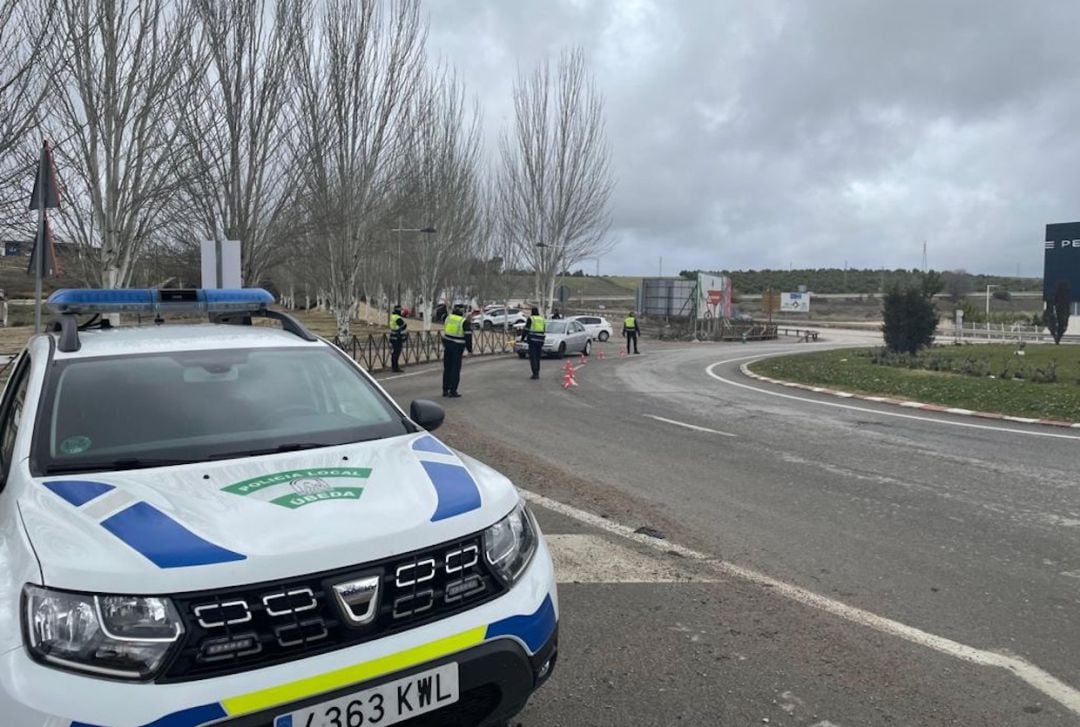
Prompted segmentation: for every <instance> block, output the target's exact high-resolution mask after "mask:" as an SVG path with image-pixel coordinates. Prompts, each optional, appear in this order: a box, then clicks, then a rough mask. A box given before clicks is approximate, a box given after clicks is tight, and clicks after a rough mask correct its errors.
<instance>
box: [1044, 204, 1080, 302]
mask: <svg viewBox="0 0 1080 727" xmlns="http://www.w3.org/2000/svg"><path fill="white" fill-rule="evenodd" d="M1043 251H1044V252H1043V261H1044V262H1043V298H1044V299H1049V298H1050V297H1051V296H1052V295H1053V294H1054V288H1055V287H1056V286H1057V284H1058V282H1060V281H1065V282H1067V283H1069V285H1070V287H1071V288H1072V299H1073V301H1080V222H1062V223H1058V224H1053V225H1047V226H1046V242H1044V243H1043Z"/></svg>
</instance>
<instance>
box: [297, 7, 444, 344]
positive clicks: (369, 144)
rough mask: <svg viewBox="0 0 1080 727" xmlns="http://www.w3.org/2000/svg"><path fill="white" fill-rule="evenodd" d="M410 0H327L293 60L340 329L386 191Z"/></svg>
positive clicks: (404, 103)
mask: <svg viewBox="0 0 1080 727" xmlns="http://www.w3.org/2000/svg"><path fill="white" fill-rule="evenodd" d="M423 43H424V28H423V24H422V22H421V19H420V9H419V2H418V0H400V1H399V2H396V3H394V4H393V5H392V6H390V7H389V9H388V8H387V6H386V5H384V4H383V3H380V2H377V1H376V0H327V1H326V3H325V4H324V6H323V8H322V12H321V16H320V25H319V27H318V29H317V32H309V31H308V30H305V31H304V32H303V33H302V41H301V44H302V52H301V54H300V60H299V62H298V63H297V68H296V71H297V76H298V78H297V82H298V87H299V93H300V122H299V125H298V133H297V160H298V162H299V163H300V167H301V169H302V171H303V178H302V183H301V187H302V190H301V191H302V192H303V193H304V194H305V196H306V197H307V199H308V200H309V201H310V203H311V206H310V208H309V212H308V214H309V216H310V219H309V223H310V224H311V225H312V227H313V229H315V230H316V238H317V239H318V240H319V241H320V243H321V244H320V245H319V248H320V249H319V256H320V257H322V263H323V264H324V265H325V273H324V278H325V280H326V292H327V296H328V298H329V305H330V308H331V310H332V311H333V313H334V317H335V318H336V320H337V330H338V335H339V336H347V335H348V333H349V319H350V317H351V314H352V312H353V311H354V309H355V307H356V303H357V300H358V297H359V296H358V287H359V284H360V282H361V272H362V268H363V265H364V262H365V260H366V259H367V258H369V257H370V255H371V253H372V252H373V251H374V249H375V244H376V239H377V236H378V235H379V233H380V232H381V230H379V229H378V228H377V227H376V226H375V225H373V224H372V221H373V219H374V218H375V217H376V212H377V210H378V209H379V208H380V206H385V204H386V203H387V200H388V199H389V198H390V195H391V193H392V191H393V184H394V170H395V168H396V167H397V159H398V158H399V156H400V154H401V153H402V150H403V139H404V136H403V135H402V133H401V131H402V127H401V123H400V122H401V119H402V117H403V116H404V114H405V111H406V109H407V107H408V104H409V102H410V99H411V97H412V94H413V93H415V90H416V86H417V82H418V79H419V77H420V73H421V70H422V68H423Z"/></svg>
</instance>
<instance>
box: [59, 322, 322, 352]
mask: <svg viewBox="0 0 1080 727" xmlns="http://www.w3.org/2000/svg"><path fill="white" fill-rule="evenodd" d="M46 335H49V336H52V337H53V338H54V339H55V338H56V337H57V336H58V335H59V334H52V333H50V334H46ZM79 343H80V346H79V350H78V351H69V352H64V351H60V350H59V347H57V348H56V349H55V357H56V358H57V359H69V358H91V357H95V356H119V355H132V354H144V353H156V352H159V351H162V352H174V351H203V350H210V349H214V350H216V349H223V348H231V349H247V348H283V347H288V348H293V347H295V348H303V347H312V346H326V345H327V343H326V342H325V341H305V340H304V339H302V338H300V337H299V336H297V335H294V334H292V333H289V332H287V331H284V330H282V329H280V328H275V327H272V326H262V325H252V326H242V325H230V324H223V323H199V324H168V323H166V324H162V325H147V326H119V327H116V328H109V329H105V330H101V329H94V328H91V329H86V330H82V331H79Z"/></svg>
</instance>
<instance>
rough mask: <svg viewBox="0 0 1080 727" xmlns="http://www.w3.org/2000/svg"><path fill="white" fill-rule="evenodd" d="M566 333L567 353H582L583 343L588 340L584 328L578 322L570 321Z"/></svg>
mask: <svg viewBox="0 0 1080 727" xmlns="http://www.w3.org/2000/svg"><path fill="white" fill-rule="evenodd" d="M566 333H567V336H566V338H567V343H566V350H567V351H584V350H585V342H586V341H588V340H589V334H588V332H587V331H586V330H585V326H583V325H581V322H580V321H570V325H569V326H568V327H567V329H566Z"/></svg>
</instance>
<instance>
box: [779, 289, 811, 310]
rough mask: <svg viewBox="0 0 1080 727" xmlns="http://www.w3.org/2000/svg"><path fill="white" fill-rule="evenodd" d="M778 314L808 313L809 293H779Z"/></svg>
mask: <svg viewBox="0 0 1080 727" xmlns="http://www.w3.org/2000/svg"><path fill="white" fill-rule="evenodd" d="M780 312H781V313H809V312H810V294H809V293H781V294H780Z"/></svg>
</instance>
